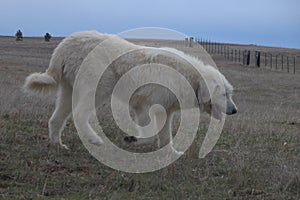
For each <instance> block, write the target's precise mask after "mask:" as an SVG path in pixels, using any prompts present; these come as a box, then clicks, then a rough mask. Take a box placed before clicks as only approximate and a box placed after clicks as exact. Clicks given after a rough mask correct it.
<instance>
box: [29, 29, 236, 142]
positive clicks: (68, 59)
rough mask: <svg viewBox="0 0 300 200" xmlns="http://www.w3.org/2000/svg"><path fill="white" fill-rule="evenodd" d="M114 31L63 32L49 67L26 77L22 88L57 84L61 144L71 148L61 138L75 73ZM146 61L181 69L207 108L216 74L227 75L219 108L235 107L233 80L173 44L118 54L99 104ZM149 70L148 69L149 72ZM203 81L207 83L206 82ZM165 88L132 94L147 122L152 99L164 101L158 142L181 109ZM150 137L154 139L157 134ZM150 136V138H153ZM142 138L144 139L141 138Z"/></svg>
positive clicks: (55, 138)
mask: <svg viewBox="0 0 300 200" xmlns="http://www.w3.org/2000/svg"><path fill="white" fill-rule="evenodd" d="M110 37H112V36H111V35H107V34H101V33H98V32H96V31H86V32H79V33H75V34H72V35H71V36H69V37H67V38H65V39H64V40H63V41H62V42H61V43H60V44H59V45H58V46H57V48H56V49H55V50H54V52H53V55H52V57H51V60H50V64H49V68H48V69H47V71H46V72H45V73H42V74H40V73H34V74H31V75H29V76H28V77H27V78H26V81H25V85H24V88H25V89H27V90H28V91H32V92H37V93H46V92H51V91H53V90H56V89H57V88H59V92H58V98H57V102H56V108H55V111H54V113H53V115H52V117H51V118H50V120H49V136H50V139H51V141H52V142H53V143H55V144H60V145H61V146H64V147H65V148H67V147H66V146H65V145H64V144H63V143H62V141H61V132H62V131H63V129H64V125H65V122H66V120H67V118H68V116H69V115H70V114H71V112H72V91H73V84H74V81H75V77H76V73H77V71H78V69H79V67H80V65H81V64H82V61H83V60H84V58H85V57H86V56H87V55H88V54H89V53H90V52H91V51H92V50H93V49H94V48H95V47H96V46H97V45H98V44H100V43H101V42H103V41H104V40H106V39H108V38H110ZM111 42H112V43H117V44H118V48H125V47H128V46H131V47H132V48H136V49H139V47H140V46H138V45H134V44H132V43H129V42H127V41H125V40H122V39H120V38H116V39H115V40H111ZM170 52H171V53H170ZM172 53H174V54H172ZM175 54H180V55H181V56H182V57H183V58H184V59H179V58H178V57H176V56H175ZM147 62H148V63H150V62H158V63H161V64H166V65H168V66H172V67H173V68H174V69H175V70H177V71H178V72H180V73H182V74H183V75H184V76H185V77H186V78H187V80H188V81H189V82H190V84H191V85H192V87H193V89H194V90H195V92H196V93H197V95H198V101H199V104H200V105H203V106H204V107H205V106H206V107H207V108H206V110H207V111H209V109H210V108H211V105H210V102H211V98H210V95H209V93H208V91H213V90H214V88H216V86H217V85H218V84H220V82H218V80H217V79H218V78H220V77H221V79H222V80H223V83H222V84H224V85H225V90H226V94H227V95H226V97H227V108H219V109H220V112H223V113H227V114H230V112H231V111H228V109H231V110H233V109H236V107H235V105H234V103H233V101H232V99H231V93H232V86H231V85H230V84H229V82H228V81H227V80H226V78H225V77H224V76H223V75H222V74H221V73H220V72H219V71H218V70H217V69H215V68H214V67H211V66H206V65H204V64H203V63H202V62H201V61H200V60H198V59H196V58H193V57H191V56H188V55H186V54H184V53H182V52H180V51H178V50H175V49H171V48H146V49H142V50H137V51H136V52H135V53H134V55H128V56H124V58H121V59H118V60H116V61H115V62H114V63H112V64H111V66H110V67H109V69H108V72H107V75H108V77H107V78H106V79H104V90H103V91H99V94H100V95H99V96H100V98H99V99H97V100H96V101H97V104H100V103H101V102H103V101H105V98H108V97H109V95H110V94H111V92H112V89H113V86H114V85H115V83H116V82H117V81H118V79H119V78H120V77H121V76H122V75H123V74H124V73H126V72H127V71H128V70H129V69H130V68H132V64H136V63H137V64H138V63H147ZM190 63H191V64H193V65H194V66H197V67H198V68H199V71H201V74H202V75H203V76H205V79H206V80H208V81H207V82H206V83H204V81H203V78H202V77H201V76H199V75H198V73H197V71H196V70H194V69H193V68H192V67H188V66H189V65H190ZM142 76H143V75H141V79H142V78H143V77H142ZM145 76H147V75H146V74H145ZM205 85H207V87H206V86H205ZM179 87H180V86H179ZM87 90H88V88H87ZM163 94H165V89H163V88H162V87H158V86H156V85H153V86H152V85H150V86H149V85H148V86H146V87H144V88H143V87H142V88H140V89H139V90H138V91H137V92H136V96H135V97H134V98H132V110H133V112H134V113H135V117H134V119H135V121H136V122H137V123H141V124H145V123H146V121H147V120H148V111H149V110H147V109H149V107H150V105H152V103H153V102H159V104H161V105H163V106H164V108H165V109H166V111H167V114H168V117H167V121H166V124H165V126H164V128H163V129H162V130H161V132H160V134H159V137H158V140H157V142H158V144H159V146H163V145H165V144H166V143H168V142H170V141H171V135H172V129H171V123H172V117H173V114H174V112H176V110H177V108H175V107H174V102H175V101H176V99H174V97H173V96H170V95H169V96H164V95H163ZM220 95H221V94H220ZM162 96H163V98H162ZM208 104H209V105H208ZM226 109H227V110H226ZM154 115H155V116H154V119H155V120H156V121H157V123H160V122H161V115H162V114H161V113H154ZM216 116H218V114H216ZM84 120H85V122H84V124H83V125H84V126H85V127H86V128H85V130H86V131H85V132H86V133H85V134H86V136H87V138H88V140H89V142H90V143H93V144H101V143H102V140H101V138H100V137H99V136H97V134H96V133H95V132H94V131H93V130H92V129H91V127H90V125H89V124H88V118H86V119H84ZM152 139H153V140H155V138H152ZM147 141H148V142H150V141H151V140H147ZM141 143H143V141H142V140H141Z"/></svg>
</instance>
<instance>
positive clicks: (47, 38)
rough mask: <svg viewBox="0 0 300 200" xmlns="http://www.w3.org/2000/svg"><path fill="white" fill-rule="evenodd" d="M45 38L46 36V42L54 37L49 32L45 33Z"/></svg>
mask: <svg viewBox="0 0 300 200" xmlns="http://www.w3.org/2000/svg"><path fill="white" fill-rule="evenodd" d="M44 38H45V41H46V42H49V41H50V39H51V38H52V36H51V35H50V34H49V33H46V34H45V35H44Z"/></svg>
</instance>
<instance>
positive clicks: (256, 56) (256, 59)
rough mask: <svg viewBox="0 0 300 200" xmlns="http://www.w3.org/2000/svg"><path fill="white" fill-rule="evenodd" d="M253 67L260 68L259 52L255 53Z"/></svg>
mask: <svg viewBox="0 0 300 200" xmlns="http://www.w3.org/2000/svg"><path fill="white" fill-rule="evenodd" d="M255 65H256V66H257V67H260V52H259V51H255Z"/></svg>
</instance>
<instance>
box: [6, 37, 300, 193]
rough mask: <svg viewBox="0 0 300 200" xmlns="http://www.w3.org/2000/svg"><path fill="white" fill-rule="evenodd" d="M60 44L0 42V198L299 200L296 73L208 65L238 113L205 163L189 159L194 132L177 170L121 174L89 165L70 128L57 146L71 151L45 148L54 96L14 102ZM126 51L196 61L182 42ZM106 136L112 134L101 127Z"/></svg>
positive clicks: (193, 152)
mask: <svg viewBox="0 0 300 200" xmlns="http://www.w3.org/2000/svg"><path fill="white" fill-rule="evenodd" d="M60 40H61V39H54V40H52V41H51V42H50V43H46V42H43V40H42V39H41V38H30V39H29V38H25V39H24V41H22V42H15V41H14V38H8V37H0V45H1V49H0V198H3V199H30V198H33V199H36V198H43V197H52V198H64V199H88V198H90V199H299V198H300V196H299V194H300V174H299V171H300V109H299V108H300V81H299V80H300V76H299V74H296V75H293V74H287V73H281V72H274V71H271V70H269V69H265V68H259V69H258V68H255V67H244V66H241V65H238V64H232V63H230V62H228V61H225V60H224V59H223V58H222V57H218V56H216V57H214V59H215V61H216V63H217V65H218V66H219V68H220V70H221V71H222V72H223V73H224V74H225V76H226V77H227V78H228V79H229V81H230V82H231V83H232V84H233V85H234V86H235V95H234V99H235V101H236V103H237V106H238V108H239V113H238V114H237V115H235V116H232V117H227V119H226V124H225V127H224V130H223V133H222V135H221V138H220V140H219V141H218V144H217V145H216V147H215V148H214V150H213V151H212V152H211V153H210V154H209V155H208V156H207V157H206V158H205V159H198V158H197V154H198V151H199V146H200V144H201V141H202V139H203V137H204V132H205V125H203V126H201V127H200V129H199V137H198V138H197V139H196V141H195V142H194V144H193V145H192V147H191V148H190V150H189V151H188V152H187V153H186V154H185V155H184V156H182V158H180V159H179V160H178V161H177V162H175V163H173V164H172V165H170V166H169V167H167V168H165V169H162V170H160V171H156V172H152V173H147V174H127V173H122V172H118V171H115V170H113V169H110V168H108V167H106V166H104V165H103V164H101V163H99V162H98V161H97V160H95V159H94V158H93V157H92V156H90V155H89V154H88V152H87V151H86V149H85V148H84V147H83V145H82V144H81V142H80V140H79V139H78V136H77V135H76V134H74V133H75V132H76V130H75V128H74V126H73V124H72V123H71V122H69V123H68V124H67V128H66V129H65V131H64V138H63V140H64V141H65V143H66V144H68V145H69V146H70V148H71V149H72V150H71V151H65V150H61V149H55V148H53V147H49V146H48V137H47V134H48V130H47V121H48V119H49V117H50V115H51V113H52V111H53V108H54V100H55V97H52V96H47V97H38V96H32V95H28V94H24V93H23V92H22V90H21V89H20V87H21V86H22V84H23V81H24V79H25V77H26V76H27V75H28V74H29V73H31V72H35V71H44V70H45V69H46V68H47V65H48V62H49V59H50V56H51V52H52V50H53V48H54V47H55V46H56V45H57V44H58V42H59V41H60ZM135 42H138V43H144V44H145V43H146V44H147V45H149V46H152V45H155V46H161V45H162V46H173V47H174V46H175V47H177V48H180V49H182V50H184V51H186V52H187V53H191V54H193V55H197V52H198V50H197V48H185V47H183V43H182V46H181V44H180V43H170V42H163V41H135ZM265 50H266V51H267V50H268V48H265ZM281 50H282V49H277V50H276V51H279V52H280V51H281ZM272 51H273V49H272ZM283 51H284V52H287V51H289V50H288V49H284V50H283ZM292 51H293V53H294V51H295V50H292ZM297 53H299V51H297ZM106 130H107V131H108V133H116V132H115V131H114V129H113V127H112V125H110V124H109V123H107V124H106Z"/></svg>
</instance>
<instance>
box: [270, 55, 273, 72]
mask: <svg viewBox="0 0 300 200" xmlns="http://www.w3.org/2000/svg"><path fill="white" fill-rule="evenodd" d="M270 66H271V69H272V67H273V55H272V54H270Z"/></svg>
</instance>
